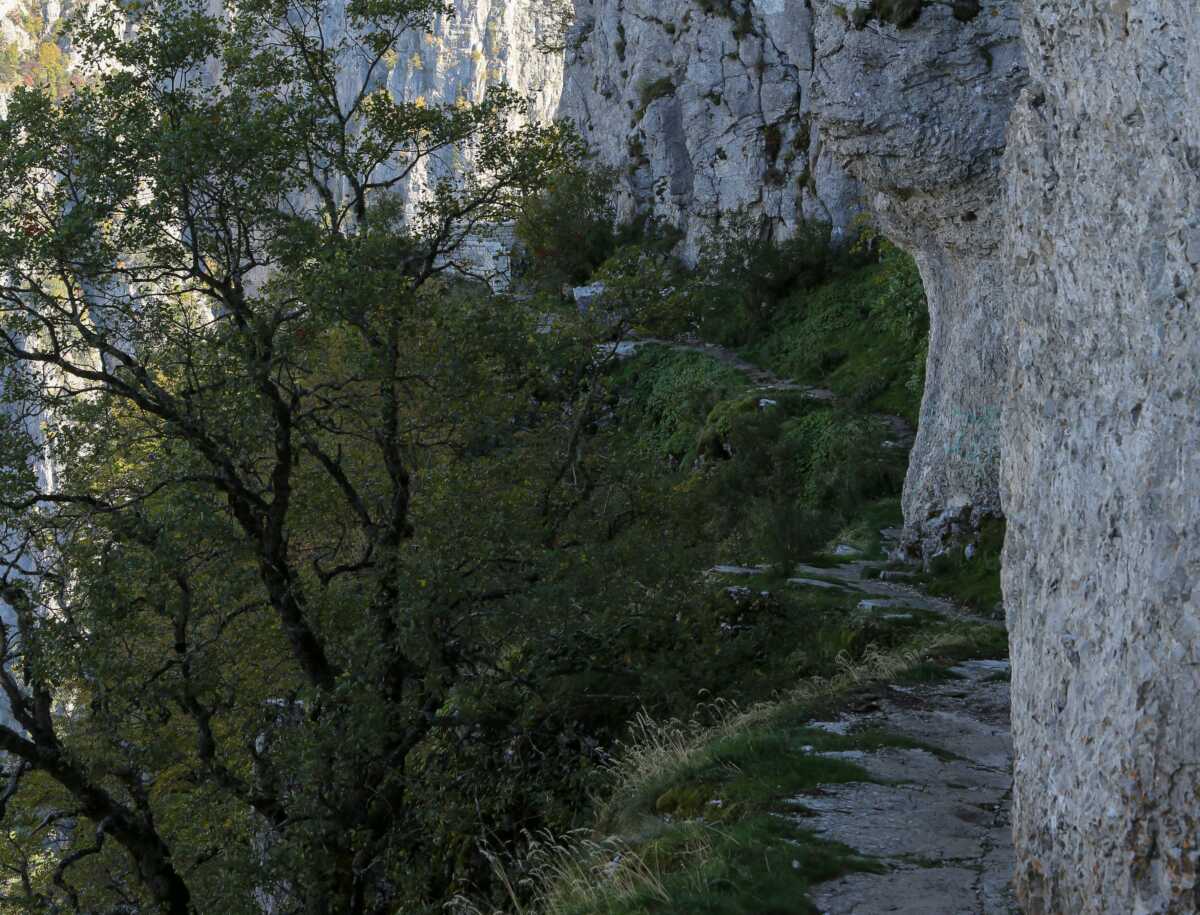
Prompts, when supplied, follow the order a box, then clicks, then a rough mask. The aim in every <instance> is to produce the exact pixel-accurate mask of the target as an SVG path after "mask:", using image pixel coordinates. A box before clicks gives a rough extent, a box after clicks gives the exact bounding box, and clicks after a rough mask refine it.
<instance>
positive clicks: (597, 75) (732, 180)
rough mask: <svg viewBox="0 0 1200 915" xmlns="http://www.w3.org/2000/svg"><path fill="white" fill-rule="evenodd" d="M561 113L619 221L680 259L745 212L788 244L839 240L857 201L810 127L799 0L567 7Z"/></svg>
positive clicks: (612, 2)
mask: <svg viewBox="0 0 1200 915" xmlns="http://www.w3.org/2000/svg"><path fill="white" fill-rule="evenodd" d="M575 11H576V21H575V25H574V27H573V29H572V30H571V32H570V34H569V36H568V41H567V49H566V64H567V66H566V74H565V82H564V86H563V99H562V107H561V109H560V113H561V114H562V115H563V116H564V117H567V118H570V119H571V120H572V121H574V122H575V123H576V124H578V125H579V128H580V130H581V131H582V132H583V135H584V136H585V137H586V138H587V140H588V141H589V143H590V144H591V145H592V147H593V148H594V149H595V150H596V152H597V155H598V158H599V160H600V161H601V162H602V163H604V164H606V165H609V166H611V167H612V168H614V169H615V170H616V171H617V172H618V174H619V177H620V191H621V204H622V210H623V212H624V213H625V214H629V213H632V212H633V211H635V210H641V211H652V212H654V213H656V214H658V215H660V216H662V217H664V218H666V219H668V220H669V221H670V222H672V223H673V224H674V225H676V226H678V227H679V228H681V229H683V230H684V232H685V235H686V245H685V253H690V254H694V253H695V251H696V248H697V246H698V244H699V242H700V240H701V239H702V238H703V237H704V235H705V234H706V233H707V232H708V231H709V230H710V229H711V228H712V227H713V226H714V225H715V224H717V223H718V222H719V220H720V219H721V217H722V215H723V214H727V213H729V212H731V211H734V210H745V211H748V212H750V213H753V214H756V215H758V216H761V217H762V219H763V220H764V223H765V224H766V225H768V226H769V227H770V228H771V230H772V231H773V232H775V233H777V234H780V235H786V234H787V233H788V232H789V231H790V230H791V229H792V228H793V227H794V226H795V225H796V224H797V222H798V221H800V220H804V219H819V220H822V221H825V222H829V223H831V224H832V225H833V226H834V228H835V230H837V231H841V230H844V229H845V227H846V226H847V224H848V223H849V222H850V221H851V220H852V219H853V217H854V215H855V214H856V213H857V212H858V210H859V208H860V207H859V200H860V196H861V195H860V192H859V189H858V188H857V186H856V185H855V183H854V182H853V181H852V180H850V179H849V178H848V177H847V176H846V174H845V172H844V171H843V170H842V169H841V168H840V167H839V166H838V165H837V164H836V162H835V161H834V159H833V157H832V156H830V155H829V154H828V152H827V151H826V150H825V149H824V147H823V145H822V140H821V135H820V133H819V132H818V131H817V130H815V129H814V124H813V117H812V111H811V102H812V89H811V85H812V78H813V36H812V25H813V23H812V12H811V10H810V9H809V5H808V4H807V3H805V2H799V0H752V2H747V3H742V2H741V0H738V2H736V3H735V2H731V0H576V4H575Z"/></svg>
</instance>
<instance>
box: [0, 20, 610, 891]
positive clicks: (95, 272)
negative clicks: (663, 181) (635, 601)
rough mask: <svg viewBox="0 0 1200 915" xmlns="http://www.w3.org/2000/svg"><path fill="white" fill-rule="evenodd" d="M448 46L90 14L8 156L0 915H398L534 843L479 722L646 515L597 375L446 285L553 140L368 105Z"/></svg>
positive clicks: (345, 23) (332, 23)
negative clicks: (539, 634) (610, 450)
mask: <svg viewBox="0 0 1200 915" xmlns="http://www.w3.org/2000/svg"><path fill="white" fill-rule="evenodd" d="M445 12H446V11H445V10H444V9H443V7H442V4H440V3H438V2H436V0H352V2H350V3H349V4H347V5H346V7H345V17H344V20H343V19H342V18H339V17H337V16H334V15H332V13H331V11H330V10H329V9H327V8H326V6H325V5H324V4H323V3H322V2H321V0H248V2H239V3H237V4H231V5H229V6H228V7H226V8H215V7H214V6H213V5H212V4H209V3H200V2H191V0H149V2H137V3H133V2H118V3H102V4H98V5H94V6H92V7H91V10H90V12H89V14H88V16H87V18H86V19H82V20H79V21H77V22H76V23H75V24H74V25H73V26H72V28H71V30H70V33H69V37H70V40H71V42H72V43H73V47H74V49H75V52H76V53H77V54H78V55H79V57H80V59H81V60H82V61H83V62H84V72H83V74H82V76H83V78H82V79H81V80H80V81H79V82H80V85H79V86H78V88H77V89H76V90H75V91H74V92H72V93H70V94H69V95H68V96H67V97H65V98H62V99H57V98H55V97H54V93H53V92H52V91H48V90H47V89H44V88H37V87H32V88H27V89H21V90H18V91H17V92H16V93H15V94H14V96H13V98H12V100H11V103H10V110H9V116H8V118H7V119H6V120H4V121H2V122H0V360H2V363H3V365H2V368H3V373H4V385H3V395H2V396H3V403H4V412H3V419H2V428H0V448H2V449H3V475H2V478H0V487H2V489H0V523H2V525H3V528H2V530H3V536H4V544H5V558H4V561H3V563H2V564H0V566H2V569H3V575H2V576H0V595H2V596H3V598H4V601H5V602H6V603H7V605H8V607H9V608H11V612H10V613H8V614H7V615H6V616H5V619H4V622H3V625H2V626H0V643H2V645H3V650H4V658H5V666H4V667H3V669H2V670H0V687H2V688H3V690H4V694H5V697H6V699H7V704H8V706H9V708H10V710H11V715H12V721H11V722H10V723H9V724H8V725H7V726H3V727H0V749H3V750H4V751H5V754H6V759H7V760H8V763H7V766H6V775H7V786H8V787H7V788H6V789H5V790H4V792H3V794H2V795H0V801H2V802H3V804H4V805H5V806H4V813H5V817H6V822H7V826H8V830H9V842H8V844H7V846H6V847H5V849H4V850H3V851H2V852H0V866H2V867H3V868H4V874H5V875H6V877H5V882H4V884H3V899H2V900H0V911H14V912H15V911H22V912H25V911H81V912H83V911H86V912H130V911H151V910H154V909H155V908H156V907H157V909H159V910H161V911H164V912H170V913H172V915H185V913H196V912H202V913H217V912H220V913H237V912H258V911H263V910H264V909H267V910H273V911H277V912H305V913H366V912H393V911H397V910H398V909H399V908H401V907H402V906H406V907H407V908H405V909H404V910H405V911H409V910H412V911H417V910H419V907H420V906H422V905H426V904H430V900H434V901H436V900H439V899H442V898H444V897H445V895H446V894H447V893H448V892H449V891H451V890H452V889H453V886H454V885H455V883H454V882H455V880H457V879H459V878H460V876H461V874H462V873H463V872H464V870H466V869H469V867H470V865H471V861H470V860H469V858H470V856H471V855H472V854H473V838H474V836H475V834H476V833H477V831H478V828H479V823H480V822H485V821H486V822H487V823H488V824H492V825H489V826H488V828H493V827H494V828H497V829H501V828H508V829H518V828H520V826H521V825H522V824H521V823H520V822H519V816H516V815H514V814H513V813H512V811H513V810H514V809H516V808H518V807H519V806H520V805H519V803H518V801H517V800H514V798H513V797H510V796H507V795H503V794H502V793H498V794H497V795H496V796H491V797H489V796H487V792H486V791H484V790H481V788H480V785H479V784H478V783H476V782H474V781H469V783H467V782H464V776H462V775H461V772H462V771H466V770H470V771H473V772H475V773H476V774H475V775H472V776H470V778H478V779H483V780H486V778H487V777H488V774H487V773H488V772H489V768H488V767H489V766H490V765H494V760H496V759H499V758H508V757H507V756H505V754H509V755H511V754H514V753H515V754H518V755H519V754H520V752H521V751H520V750H517V749H514V748H513V747H512V746H511V745H510V742H511V731H510V730H506V729H504V728H496V727H492V726H491V724H489V721H494V720H495V719H503V718H504V716H505V715H508V716H510V717H511V715H512V714H514V713H513V711H512V709H511V708H505V707H502V703H501V704H496V701H495V700H494V695H493V694H492V693H488V692H487V688H486V687H487V684H509V685H511V686H512V687H513V688H514V689H525V690H529V689H533V688H535V685H533V684H531V681H530V680H529V663H528V659H527V658H526V657H525V656H524V655H523V649H522V647H521V645H522V642H521V639H520V637H519V634H520V631H521V627H522V626H529V625H531V623H530V622H529V620H530V618H531V617H530V616H529V614H528V612H527V611H528V607H529V603H530V601H531V600H533V599H534V598H533V597H531V595H533V594H535V593H537V594H540V595H541V596H540V598H538V599H540V600H543V601H550V602H556V601H560V600H561V599H562V595H561V594H560V593H559V592H557V591H556V590H555V584H554V582H555V581H556V580H557V579H556V576H561V574H562V573H563V570H564V569H567V568H570V567H574V566H578V565H579V564H580V563H584V564H586V561H587V559H586V556H585V555H584V551H583V550H582V549H581V548H580V546H581V544H583V543H585V542H587V535H585V534H584V533H582V532H581V531H582V530H583V528H584V527H586V526H587V525H589V524H590V525H592V528H589V530H594V531H599V532H600V534H599V535H598V536H600V537H601V539H603V537H604V536H607V535H609V534H611V531H612V529H613V528H614V526H616V525H619V524H621V523H622V521H621V519H622V517H624V513H626V512H627V509H628V505H629V500H630V498H632V497H631V496H628V495H627V496H621V495H620V493H619V492H617V489H615V488H613V487H608V488H604V487H601V486H600V485H599V484H598V482H597V479H596V477H595V475H593V474H591V473H590V472H589V468H588V460H589V459H588V458H587V456H586V455H584V454H583V449H582V446H581V444H580V440H579V433H580V429H581V428H582V427H583V426H585V425H586V424H587V423H589V422H591V421H593V419H594V414H595V407H596V398H595V390H596V389H595V387H594V386H593V385H590V384H589V382H588V380H587V379H588V378H589V377H590V373H594V371H595V359H594V357H593V355H592V349H591V345H590V341H588V340H586V339H584V337H583V336H580V337H573V336H572V335H571V334H570V333H569V332H566V331H565V330H564V332H563V333H559V334H554V335H547V334H538V333H536V329H537V322H538V320H539V315H538V314H537V313H536V309H535V308H533V307H532V306H529V305H522V304H521V303H519V302H516V301H514V300H511V299H503V298H497V297H494V296H491V295H490V294H487V293H486V291H485V290H484V288H483V287H481V286H479V285H478V284H472V283H471V282H469V281H468V280H467V279H465V278H464V273H470V272H471V270H472V267H471V265H470V264H469V263H468V262H467V261H466V260H464V258H463V257H461V256H460V255H461V254H462V252H463V250H464V245H463V243H464V240H465V239H468V238H469V237H470V236H471V235H472V233H474V232H477V231H479V230H480V229H481V228H482V227H484V226H487V225H490V224H493V223H496V222H499V221H503V220H506V219H509V218H511V217H512V215H513V212H514V208H515V207H516V205H517V203H518V202H519V201H520V200H522V199H524V198H525V197H527V196H528V195H529V194H531V193H532V192H535V191H536V190H538V189H539V187H540V186H541V182H542V180H543V176H544V175H546V174H548V173H550V172H551V171H553V170H555V169H558V168H560V167H562V166H563V165H564V164H569V163H570V162H572V161H574V160H575V159H576V158H577V157H578V155H579V150H578V144H577V141H576V140H575V139H574V137H573V136H572V134H571V133H570V131H569V130H567V129H566V128H565V127H563V126H561V125H544V126H537V125H533V126H524V127H513V126H512V125H513V124H514V122H515V119H514V115H519V114H520V113H521V109H522V104H523V103H522V101H521V100H520V99H518V98H517V97H515V96H514V95H513V94H512V93H511V92H510V91H508V90H507V89H505V88H503V87H494V88H493V89H491V90H490V91H489V92H488V94H487V97H486V98H485V99H484V100H483V101H481V102H479V103H477V104H467V103H458V104H454V105H447V106H437V105H430V104H420V103H406V102H402V101H397V100H396V99H395V98H394V97H393V96H392V95H391V94H390V93H389V92H388V91H387V90H386V88H385V77H386V73H387V68H388V59H389V55H390V52H391V51H392V49H393V47H394V46H395V44H396V42H397V40H398V39H399V38H400V37H401V35H403V34H404V33H406V32H409V31H411V30H414V29H416V30H421V29H428V28H429V27H430V26H431V23H432V22H433V19H434V17H435V16H438V15H442V14H444V13H445ZM391 56H392V57H394V55H391ZM450 153H454V154H455V155H456V156H457V157H458V160H459V161H466V162H469V163H471V168H469V169H467V170H465V171H462V172H459V173H450V172H445V173H439V172H438V170H437V169H436V168H435V169H432V170H431V172H430V173H431V174H432V175H434V177H435V178H437V180H436V182H435V183H434V185H433V186H432V187H431V189H430V190H429V193H427V194H426V195H424V196H423V197H422V198H420V199H419V200H416V199H407V198H405V197H404V195H403V193H402V192H403V190H404V187H405V182H406V179H408V178H409V177H410V176H413V175H416V174H418V173H420V172H421V171H422V170H424V169H426V168H427V166H428V165H429V163H430V162H431V161H433V160H435V159H437V158H438V157H439V156H442V155H448V154H450ZM439 174H443V176H442V177H440V178H438V175H439ZM602 491H603V492H605V493H606V495H605V499H604V507H603V509H596V510H595V511H592V510H591V509H587V506H589V505H591V504H592V503H593V502H595V500H596V499H597V498H598V494H599V493H600V492H602ZM614 492H617V494H616V495H615V496H614ZM549 643H550V644H555V643H554V641H553V640H549ZM557 644H563V642H562V641H560V642H558V643H557ZM552 667H553V665H552V664H541V663H540V664H539V667H538V670H539V675H541V676H548V675H550V673H551V672H552ZM481 691H482V693H483V694H486V695H487V696H491V697H493V698H490V699H488V700H487V701H483V700H481V701H480V702H477V703H476V707H477V708H483V709H484V711H483V712H480V713H479V714H478V715H476V716H474V717H472V716H469V715H465V714H464V713H463V711H462V709H463V707H464V705H465V704H467V703H466V698H467V697H469V696H471V695H476V694H480V693H481ZM488 702H492V703H493V704H492V705H490V706H489V705H488ZM489 716H490V717H489ZM472 754H474V755H472ZM543 755H544V754H543ZM459 756H465V757H470V758H471V759H473V760H474V762H473V766H472V767H467V768H466V769H462V768H460V769H458V770H455V769H454V767H452V766H449V765H448V764H447V762H446V761H447V760H448V759H451V758H456V757H459ZM488 760H492V761H493V762H488ZM447 772H451V773H455V772H457V773H460V774H456V775H454V776H453V777H451V776H448V775H446V773H447ZM497 811H500V813H497ZM514 817H515V818H514ZM464 823H465V824H466V825H464ZM496 824H499V825H496Z"/></svg>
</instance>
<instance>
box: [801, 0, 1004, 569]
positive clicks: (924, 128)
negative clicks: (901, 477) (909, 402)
mask: <svg viewBox="0 0 1200 915" xmlns="http://www.w3.org/2000/svg"><path fill="white" fill-rule="evenodd" d="M814 8H815V9H816V11H817V24H816V32H815V35H816V63H815V73H816V76H815V78H814V83H815V85H814V90H815V91H814V103H813V108H814V112H815V115H816V121H817V125H818V127H819V129H820V131H821V133H822V134H823V136H824V142H825V144H826V146H827V148H828V149H830V150H831V151H832V152H833V153H834V155H835V156H836V157H837V158H838V159H839V160H841V161H842V162H844V163H845V165H846V167H847V169H848V171H849V172H850V173H851V174H852V175H853V176H854V177H855V178H856V179H858V180H859V181H860V182H862V185H863V186H864V188H865V189H866V200H867V202H868V204H869V206H870V208H871V210H872V211H873V212H874V213H875V215H876V217H877V218H878V221H879V224H880V226H881V227H882V229H883V230H884V232H885V233H886V234H887V235H888V236H889V237H890V238H891V239H892V240H893V241H895V242H897V243H898V244H900V245H901V246H902V247H904V248H905V249H906V250H908V251H909V252H911V253H912V254H913V256H914V257H915V258H916V261H917V264H918V265H919V266H920V269H921V276H922V279H923V280H924V283H925V291H926V294H927V296H928V299H929V313H930V328H931V330H930V340H929V361H928V364H927V369H926V381H925V399H924V402H923V404H922V407H921V422H920V429H919V432H918V435H917V442H916V445H915V447H914V449H913V452H912V458H911V463H910V465H909V472H908V479H907V481H906V484H905V494H904V517H905V522H906V539H907V544H908V546H909V548H910V550H912V551H913V552H915V553H919V554H923V555H925V556H930V555H935V554H936V553H938V552H940V551H941V550H943V549H945V548H946V544H947V542H948V541H949V540H950V539H952V538H953V537H954V536H955V535H957V534H961V533H963V532H964V530H965V529H968V528H969V527H970V526H971V525H972V524H973V523H978V521H979V520H980V518H981V517H982V516H983V515H988V514H999V510H1000V497H999V446H1000V441H999V425H1000V410H1001V404H1002V401H1003V396H1004V394H1003V380H1004V376H1005V372H1006V368H1005V367H1006V358H1007V353H1006V341H1005V338H1004V327H1003V317H1004V296H1003V294H1002V289H1003V286H1004V283H1003V279H1004V276H1005V274H1006V267H1005V266H1004V264H1003V261H1002V259H1001V238H1002V232H1003V219H1002V213H1001V206H1000V203H1001V199H1002V196H1003V194H1002V184H1001V179H1000V162H1001V156H1002V153H1003V150H1004V144H1005V129H1006V126H1007V123H1008V119H1009V115H1010V113H1011V111H1012V107H1013V104H1014V103H1015V101H1016V99H1017V97H1018V95H1019V93H1020V89H1021V87H1022V86H1023V85H1024V82H1025V79H1026V71H1025V66H1024V61H1023V55H1022V50H1021V44H1020V26H1019V14H1018V9H1017V0H986V2H984V3H983V5H982V8H981V9H980V10H979V11H978V12H977V13H975V14H974V15H970V14H969V13H968V14H967V15H966V16H964V15H963V14H962V13H961V11H957V8H956V11H952V9H951V6H950V5H949V4H931V5H928V6H926V7H925V8H924V9H923V10H922V11H921V14H920V16H919V18H918V19H917V20H916V22H914V23H913V24H911V26H909V27H907V28H904V29H898V28H897V27H896V26H894V25H890V24H886V23H882V22H879V21H878V20H877V19H874V18H872V13H871V7H870V6H869V4H868V3H867V2H866V0H862V2H860V3H858V4H857V5H855V4H854V3H849V4H846V5H845V6H841V5H835V4H833V3H831V2H817V3H815V4H814Z"/></svg>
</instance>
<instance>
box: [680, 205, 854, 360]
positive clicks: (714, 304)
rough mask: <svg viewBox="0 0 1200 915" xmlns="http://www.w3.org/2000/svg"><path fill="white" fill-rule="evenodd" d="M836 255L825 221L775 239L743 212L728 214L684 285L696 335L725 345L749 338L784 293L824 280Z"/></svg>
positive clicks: (759, 330)
mask: <svg viewBox="0 0 1200 915" xmlns="http://www.w3.org/2000/svg"><path fill="white" fill-rule="evenodd" d="M837 259H838V258H837V256H836V255H835V254H834V253H833V251H832V249H831V248H830V230H829V227H828V226H827V225H824V224H821V223H805V224H803V225H801V226H800V227H799V228H798V229H797V230H796V234H795V235H794V236H793V237H791V238H788V239H785V240H782V241H776V240H774V239H772V238H771V237H770V236H769V235H768V234H767V232H766V227H765V226H764V225H763V224H762V223H761V221H760V220H758V219H756V218H754V217H752V216H750V215H749V214H746V213H740V214H737V215H734V216H732V217H730V218H728V219H727V221H726V222H725V224H724V225H723V226H722V227H721V229H720V230H719V231H716V232H714V233H713V234H711V235H710V236H709V237H708V238H707V239H706V240H705V242H704V243H703V245H702V247H701V252H700V259H699V262H698V264H697V265H696V269H695V271H694V274H693V281H692V283H691V284H690V286H689V287H688V289H687V294H688V296H689V298H690V301H691V304H692V309H693V312H694V314H695V318H696V320H697V321H698V322H699V324H700V327H701V331H702V334H703V335H704V336H705V337H706V338H708V339H713V340H716V341H718V342H720V343H724V344H726V345H741V344H744V343H747V342H749V341H750V340H751V339H753V338H754V337H755V336H759V335H761V334H762V333H763V332H764V331H765V329H766V328H768V327H769V326H770V324H771V321H772V318H773V317H774V315H775V312H776V309H777V308H778V306H779V303H780V302H781V301H782V300H783V299H784V298H785V297H786V296H788V295H789V294H792V293H793V292H795V290H797V289H810V288H812V287H815V286H817V285H819V284H820V283H822V282H824V281H825V280H826V279H828V278H829V276H830V275H831V274H832V272H833V270H834V267H835V264H836V262H837Z"/></svg>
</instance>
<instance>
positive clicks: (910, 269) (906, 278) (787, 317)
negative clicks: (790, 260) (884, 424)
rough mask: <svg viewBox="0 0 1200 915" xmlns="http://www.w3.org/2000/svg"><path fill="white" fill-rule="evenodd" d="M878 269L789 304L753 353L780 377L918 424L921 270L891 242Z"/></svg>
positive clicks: (854, 273) (924, 319) (845, 277)
mask: <svg viewBox="0 0 1200 915" xmlns="http://www.w3.org/2000/svg"><path fill="white" fill-rule="evenodd" d="M878 248H879V253H878V254H877V255H875V263H867V264H865V265H863V266H859V267H856V268H852V269H847V270H844V271H842V272H840V273H838V274H837V275H835V276H834V277H833V279H832V281H831V282H830V283H828V284H827V285H825V286H822V287H819V288H815V289H809V290H800V291H798V292H794V293H792V294H790V295H789V296H787V297H786V298H785V299H784V301H783V302H782V304H781V305H780V306H779V308H778V314H777V320H776V321H774V322H773V323H772V325H771V326H770V328H769V329H768V330H767V331H765V332H763V333H760V334H758V335H757V336H756V338H755V339H754V340H752V342H751V343H750V345H749V346H748V347H747V353H748V354H749V357H750V358H751V359H752V360H754V361H756V362H758V363H760V364H762V365H765V366H768V367H769V368H771V369H772V370H773V371H775V372H776V373H778V374H780V375H783V376H785V377H789V378H795V379H797V380H799V381H804V382H808V383H810V384H821V385H825V386H828V387H829V388H831V389H832V390H833V391H834V393H836V394H838V395H839V396H840V397H842V398H844V399H845V400H846V401H848V402H850V403H853V404H857V405H859V406H862V407H865V408H869V409H871V410H877V411H880V412H887V413H893V414H897V415H900V416H903V417H905V418H906V419H907V420H908V421H909V422H911V423H914V424H915V422H916V419H917V414H918V413H919V411H920V405H921V395H922V392H923V389H924V377H925V360H926V348H927V345H928V335H929V330H928V328H929V317H928V313H927V310H926V304H925V293H924V290H923V287H922V285H921V277H920V274H919V273H918V271H917V268H916V264H915V263H914V262H913V260H912V258H910V257H909V256H908V255H907V254H905V253H904V252H903V251H900V250H899V249H897V248H895V247H894V246H892V245H891V244H889V243H888V242H886V241H884V242H880V243H879V244H878Z"/></svg>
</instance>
